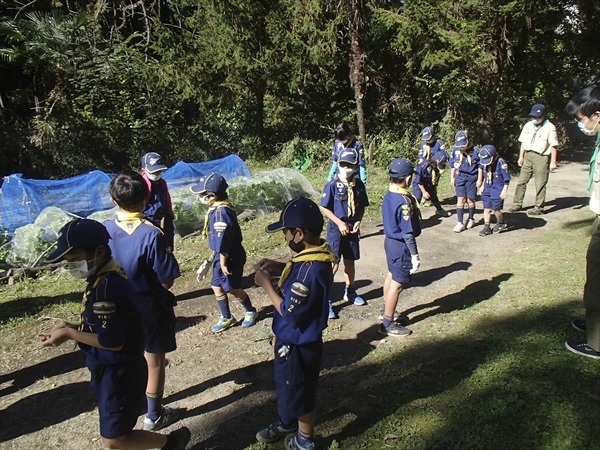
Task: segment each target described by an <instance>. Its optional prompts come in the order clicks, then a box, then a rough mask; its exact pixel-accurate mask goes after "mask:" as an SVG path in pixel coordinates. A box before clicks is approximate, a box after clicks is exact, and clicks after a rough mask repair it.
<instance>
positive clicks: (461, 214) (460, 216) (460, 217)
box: [456, 206, 465, 223]
mask: <svg viewBox="0 0 600 450" xmlns="http://www.w3.org/2000/svg"><path fill="white" fill-rule="evenodd" d="M464 218H465V210H464V209H462V208H461V207H460V206H459V207H458V208H456V219H457V220H458V222H459V223H463V220H464Z"/></svg>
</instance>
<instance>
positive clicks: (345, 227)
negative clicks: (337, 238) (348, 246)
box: [338, 222, 350, 236]
mask: <svg viewBox="0 0 600 450" xmlns="http://www.w3.org/2000/svg"><path fill="white" fill-rule="evenodd" d="M338 228H339V229H340V233H342V236H347V235H348V233H349V232H350V228H348V224H347V223H346V222H342V223H340V224H339V225H338Z"/></svg>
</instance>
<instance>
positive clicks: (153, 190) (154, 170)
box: [142, 152, 175, 249]
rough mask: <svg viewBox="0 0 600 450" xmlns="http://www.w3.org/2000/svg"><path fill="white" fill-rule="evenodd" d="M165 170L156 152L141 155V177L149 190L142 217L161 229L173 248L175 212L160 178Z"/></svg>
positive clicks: (167, 190) (167, 189)
mask: <svg viewBox="0 0 600 450" xmlns="http://www.w3.org/2000/svg"><path fill="white" fill-rule="evenodd" d="M165 170H167V166H165V164H164V163H163V160H162V157H161V156H160V155H159V154H158V153H154V152H151V153H146V154H145V155H144V156H142V177H143V178H144V180H145V181H146V184H147V185H148V190H149V191H150V198H149V199H148V204H147V205H146V208H144V217H146V218H147V219H148V220H149V221H150V222H152V223H153V224H154V225H156V226H157V227H159V228H160V229H161V230H163V233H164V234H165V237H166V238H167V243H168V245H169V246H170V247H171V249H174V248H175V247H174V242H173V239H174V237H175V226H174V224H173V220H174V219H175V214H174V213H173V206H172V205H171V195H170V194H169V188H168V187H167V182H166V181H165V180H163V179H162V174H163V172H164V171H165Z"/></svg>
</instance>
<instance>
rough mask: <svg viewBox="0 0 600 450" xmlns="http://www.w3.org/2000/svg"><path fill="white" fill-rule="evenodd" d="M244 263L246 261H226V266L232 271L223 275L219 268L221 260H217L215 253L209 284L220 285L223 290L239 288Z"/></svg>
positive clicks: (240, 286)
mask: <svg viewBox="0 0 600 450" xmlns="http://www.w3.org/2000/svg"><path fill="white" fill-rule="evenodd" d="M245 263H246V261H242V262H230V261H227V268H228V269H229V271H230V272H231V273H232V275H225V274H224V273H223V270H221V261H219V255H218V254H217V255H215V262H214V263H213V272H212V278H211V279H210V285H211V286H220V287H221V288H222V289H223V290H224V291H225V292H229V291H231V290H232V289H241V288H242V279H243V275H244V264H245Z"/></svg>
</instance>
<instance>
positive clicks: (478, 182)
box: [477, 180, 483, 192]
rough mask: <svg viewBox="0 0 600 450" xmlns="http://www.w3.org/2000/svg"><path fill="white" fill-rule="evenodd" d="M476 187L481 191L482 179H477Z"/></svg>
mask: <svg viewBox="0 0 600 450" xmlns="http://www.w3.org/2000/svg"><path fill="white" fill-rule="evenodd" d="M477 188H478V189H481V191H482V192H483V180H477Z"/></svg>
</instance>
